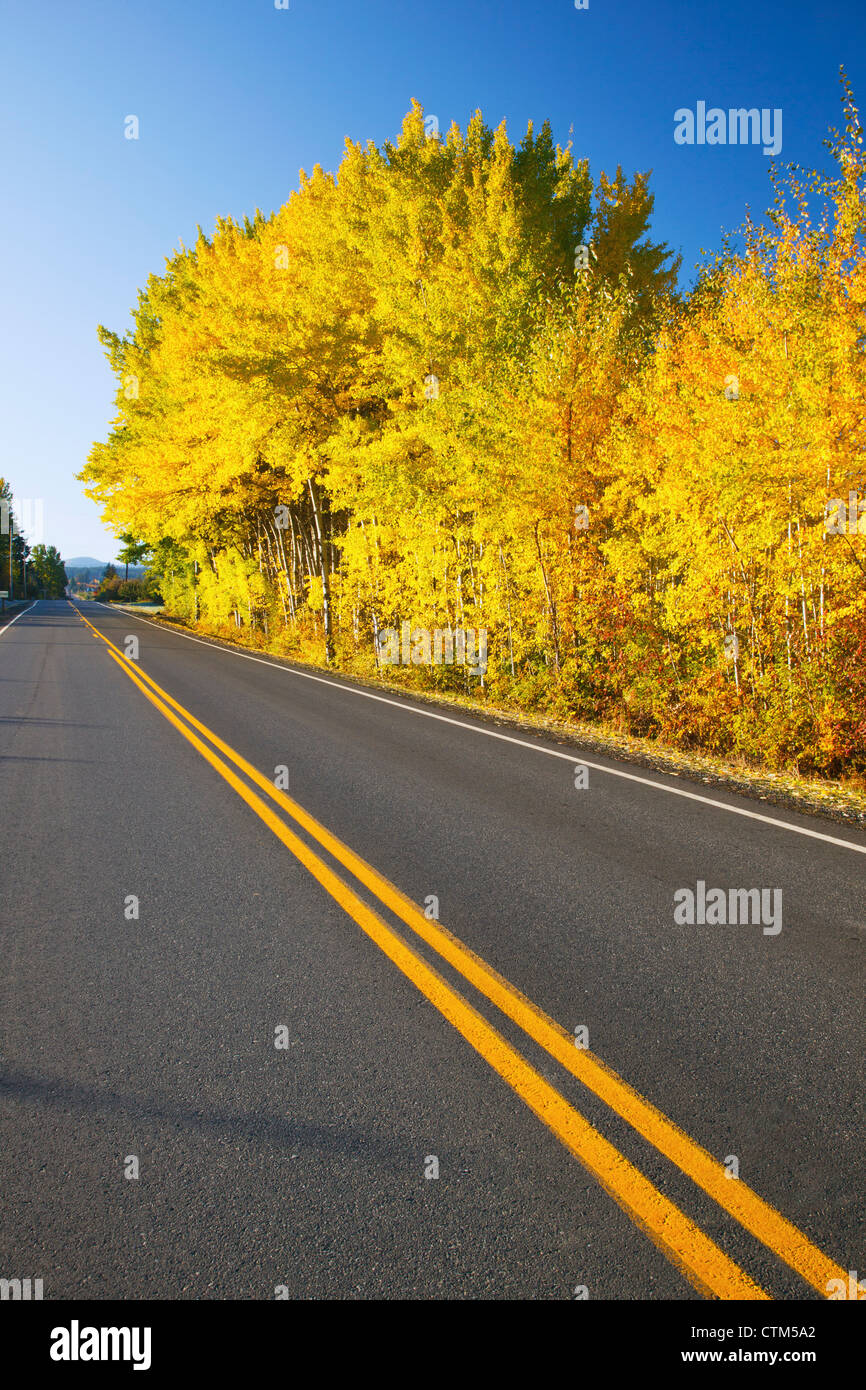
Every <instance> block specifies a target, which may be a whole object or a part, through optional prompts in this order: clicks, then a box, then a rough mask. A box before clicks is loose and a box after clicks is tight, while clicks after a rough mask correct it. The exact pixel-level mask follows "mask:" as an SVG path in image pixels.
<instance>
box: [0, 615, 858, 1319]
mask: <svg viewBox="0 0 866 1390" xmlns="http://www.w3.org/2000/svg"><path fill="white" fill-rule="evenodd" d="M0 628H2V629H3V630H2V631H0V766H2V770H3V771H2V787H3V837H2V844H0V949H2V970H0V1056H2V1063H0V1091H2V1095H0V1116H2V1130H0V1192H2V1212H0V1275H2V1276H3V1277H5V1278H11V1277H18V1278H24V1277H31V1278H42V1279H43V1281H44V1290H45V1297H46V1298H57V1297H70V1298H94V1299H97V1298H124V1299H139V1298H140V1299H149V1298H164V1297H169V1298H226V1299H228V1298H251V1299H273V1298H274V1297H275V1296H279V1295H280V1294H281V1293H284V1294H286V1295H287V1296H289V1297H292V1298H294V1297H304V1298H310V1297H313V1298H483V1299H487V1298H492V1299H496V1298H538V1299H573V1298H575V1297H581V1296H583V1294H584V1291H585V1293H586V1295H587V1296H588V1297H589V1298H591V1299H692V1298H700V1297H701V1296H715V1297H720V1298H768V1297H769V1298H776V1299H801V1298H805V1299H809V1298H819V1297H824V1296H827V1293H828V1292H830V1291H832V1287H831V1288H828V1281H831V1280H833V1279H834V1278H837V1277H839V1278H841V1277H842V1276H843V1275H845V1277H846V1278H847V1271H848V1270H849V1269H859V1270H860V1271H861V1272H862V1274H863V1275H864V1276H866V1248H864V1230H866V1146H864V1143H863V1133H864V1109H866V1102H864V1096H866V1068H864V1037H866V1008H864V983H866V971H864V956H866V903H864V877H866V856H864V851H866V834H863V833H861V832H858V831H857V830H855V829H849V828H848V827H840V826H838V825H836V824H834V823H833V822H831V821H825V820H821V819H818V818H811V817H808V816H804V815H798V814H793V813H788V812H785V811H779V810H776V809H775V808H767V807H766V806H765V805H764V804H763V803H761V802H754V801H750V800H747V799H746V798H744V797H740V796H736V795H733V794H729V793H727V792H725V791H717V790H712V791H708V790H707V789H705V788H702V787H700V786H699V785H697V784H695V783H692V782H689V781H686V780H685V779H679V778H675V777H672V776H664V775H661V774H651V773H646V772H645V771H644V770H643V769H640V768H637V767H635V766H633V765H630V764H627V763H617V762H614V761H612V760H606V759H603V758H599V757H597V756H596V755H594V754H593V755H588V765H587V769H586V772H585V773H584V774H580V775H578V776H577V777H575V765H576V764H577V763H578V762H579V761H580V754H579V751H575V750H574V749H572V748H565V747H564V746H563V745H561V744H559V743H557V742H556V741H555V740H554V739H546V738H543V737H536V736H535V735H534V734H532V733H526V734H521V733H516V732H515V731H514V730H513V729H507V728H504V727H501V726H496V725H494V724H492V723H486V722H484V721H483V720H481V719H478V718H475V717H473V716H472V715H469V714H462V713H458V712H454V711H452V710H449V709H444V708H442V707H436V706H431V705H428V704H424V703H418V702H413V701H412V700H410V699H403V698H401V697H399V696H388V695H383V693H382V692H379V691H371V690H368V689H365V688H363V687H361V686H358V685H355V684H353V683H352V682H350V681H347V680H345V679H342V678H341V677H339V676H335V677H334V678H333V679H331V678H330V677H327V676H321V675H319V674H318V673H313V672H309V671H305V670H302V669H301V668H293V667H291V666H289V665H288V664H286V663H280V662H275V661H271V660H270V659H269V658H255V659H252V658H248V657H246V656H244V655H241V654H237V653H235V652H232V651H229V650H226V649H223V648H219V647H216V646H214V645H212V644H209V643H206V642H200V641H194V640H191V639H190V638H189V637H188V636H186V635H184V634H182V633H175V632H172V631H169V630H167V629H164V628H160V627H157V626H155V625H154V624H152V623H148V622H146V621H145V620H143V619H139V618H137V617H136V616H135V615H133V614H130V613H128V612H117V611H112V610H110V609H107V608H104V607H102V606H100V605H96V604H93V603H81V604H78V603H74V602H69V601H66V600H64V601H57V602H38V603H36V604H34V606H33V607H31V608H30V609H28V610H27V611H26V612H24V613H23V614H20V615H19V616H17V617H16V618H15V621H14V622H13V623H9V622H8V619H7V620H3V619H0ZM130 639H137V651H136V641H131V640H130ZM130 657H131V658H133V659H130ZM436 716H439V717H436ZM491 733H493V734H495V735H496V736H495V737H491V736H490V735H491ZM583 782H586V783H587V785H579V784H581V783H583ZM576 783H577V784H578V785H576ZM286 788H287V789H286ZM682 793H685V795H683V794H682ZM699 885H703V888H701V887H700V886H699ZM687 889H688V890H690V891H691V893H692V895H693V897H694V900H695V903H696V913H698V915H699V906H698V905H699V904H700V902H701V901H706V900H708V899H707V895H709V894H710V891H711V889H722V890H724V894H723V895H722V894H720V895H718V897H719V899H721V898H722V897H724V900H725V902H726V903H736V904H738V905H740V907H741V908H742V907H743V905H744V904H747V903H748V904H750V905H751V904H752V903H754V902H755V901H757V902H760V895H759V896H758V899H757V900H756V899H755V898H754V897H752V898H749V897H748V895H747V892H746V890H751V889H766V890H768V894H767V896H766V898H765V899H764V902H765V904H766V905H767V906H768V908H770V907H771V906H772V905H773V904H775V905H777V906H778V908H779V911H778V913H777V915H776V916H775V917H773V918H771V917H769V916H768V917H767V918H766V919H764V920H759V921H757V922H752V921H745V922H742V923H740V924H737V925H710V924H706V923H701V922H700V921H695V923H694V924H693V925H690V924H689V923H688V922H684V921H682V920H677V917H676V911H675V895H678V896H677V899H676V901H677V902H680V903H682V902H684V901H686V895H685V890H687ZM737 889H740V890H743V892H742V893H740V894H736V893H732V892H731V890H737ZM777 892H778V893H780V894H781V897H780V898H779V897H774V896H773V895H774V894H775V893H777ZM772 910H773V911H775V908H772ZM437 915H438V920H437ZM704 915H710V916H711V914H706V913H705V914H704ZM679 916H680V917H682V913H680V914H679ZM767 923H770V925H769V929H766V924H767ZM777 926H780V928H781V929H779V930H777V929H776V927H777ZM276 1044H279V1045H276ZM136 1171H137V1174H138V1176H137V1177H136V1176H134V1174H135V1172H136ZM734 1173H738V1176H729V1174H734ZM129 1174H132V1175H133V1176H128V1175H129Z"/></svg>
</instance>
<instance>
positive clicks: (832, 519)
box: [80, 75, 866, 775]
mask: <svg viewBox="0 0 866 1390" xmlns="http://www.w3.org/2000/svg"><path fill="white" fill-rule="evenodd" d="M842 84H843V114H844V128H843V130H842V131H841V133H839V132H831V136H830V138H829V140H828V142H827V144H828V148H829V149H830V151H831V154H832V157H833V160H834V168H833V172H832V173H831V174H830V175H818V174H809V173H805V172H802V171H798V170H796V169H790V170H789V171H788V172H787V174H786V175H785V177H784V178H783V177H782V175H779V174H777V175H775V176H774V188H773V195H774V196H773V203H772V207H771V208H770V210H769V211H768V213H767V216H766V218H765V219H764V220H763V222H761V223H755V222H753V221H751V220H747V221H746V222H745V223H744V225H743V227H742V228H741V229H740V230H739V232H738V233H737V234H736V235H732V236H730V237H728V238H726V239H725V240H724V242H723V243H722V246H721V248H720V250H719V252H718V253H717V254H716V255H714V256H713V257H712V258H710V259H709V260H708V262H707V263H706V264H705V265H704V266H703V268H702V270H701V273H700V275H699V278H698V280H697V282H696V284H695V286H694V288H693V289H692V290H691V291H690V292H689V293H681V292H679V291H678V289H677V278H678V271H679V263H678V260H677V259H675V258H674V257H673V255H672V253H671V252H670V251H669V249H668V248H667V246H665V245H659V244H656V243H654V242H653V241H652V240H651V239H650V236H649V233H648V228H649V223H650V217H651V213H652V210H653V194H652V193H651V191H650V188H649V181H648V176H647V175H645V174H642V173H636V174H634V175H632V176H627V175H626V174H625V173H624V172H623V170H622V168H618V169H617V171H616V174H615V175H606V174H605V173H601V174H600V175H599V177H598V178H597V179H594V178H593V177H592V176H591V174H590V169H589V165H588V162H587V161H586V160H580V159H576V158H575V157H574V155H573V153H572V150H571V148H570V147H567V148H565V149H563V148H561V147H560V146H558V145H556V144H554V142H553V139H552V136H551V131H550V128H549V126H548V125H547V124H545V125H544V126H543V127H542V128H541V129H540V130H539V131H537V132H536V131H535V130H534V129H533V127H532V125H530V126H529V127H528V129H527V132H526V135H525V137H524V138H523V140H522V141H521V142H520V144H519V145H517V146H515V145H513V144H512V143H511V141H510V140H509V138H508V135H507V133H506V130H505V127H504V125H503V126H500V127H499V128H498V129H497V130H491V129H490V128H489V127H488V126H487V125H485V123H484V121H483V119H482V117H481V115H480V113H476V115H475V116H474V117H473V119H472V120H471V121H470V122H469V124H468V126H467V128H466V130H465V131H461V130H460V129H459V128H458V127H457V126H456V125H454V126H452V127H451V129H450V130H449V131H448V132H447V135H445V136H444V137H440V136H439V135H438V134H431V133H430V131H429V130H428V129H427V128H426V127H425V118H424V112H423V110H422V108H421V107H420V106H419V105H418V104H417V103H414V104H413V106H412V109H411V110H410V112H409V113H408V115H407V116H406V119H405V121H404V123H403V127H402V132H401V134H400V137H399V139H398V140H397V141H396V142H395V143H390V142H386V143H385V144H384V145H383V146H382V147H381V148H380V147H377V146H376V145H375V144H373V143H372V142H371V143H368V144H367V145H366V146H362V145H359V144H355V143H353V142H351V141H347V143H346V150H345V155H344V158H343V160H342V162H341V164H340V166H339V168H338V170H337V172H336V174H331V173H326V172H324V171H323V170H322V169H321V168H320V167H319V166H316V168H315V169H314V170H313V172H312V174H311V175H309V176H308V175H306V174H305V173H304V172H303V171H302V172H301V178H300V187H299V189H298V191H296V192H293V193H292V194H291V196H290V197H289V199H288V201H287V202H286V204H285V205H284V206H283V207H281V208H280V209H279V211H278V212H276V213H274V214H272V215H270V216H264V215H263V214H262V213H261V212H256V214H255V216H254V217H253V218H246V219H244V221H243V223H236V222H235V221H233V220H231V219H225V220H220V221H219V222H218V223H217V226H216V229H215V232H214V234H213V235H212V236H210V237H208V236H206V235H205V234H204V233H203V232H202V231H201V230H200V229H199V234H198V237H197V240H196V242H195V245H194V246H192V247H190V248H186V247H183V246H181V247H180V249H179V250H178V251H177V252H176V253H175V254H173V255H172V256H170V257H169V258H168V259H167V261H166V266H165V270H164V272H163V273H162V274H160V275H151V276H150V277H149V279H148V280H147V283H146V285H145V286H144V288H143V289H142V290H141V291H140V293H139V298H138V305H137V307H136V309H135V311H134V315H133V317H134V326H133V329H132V330H131V331H130V332H129V333H127V334H126V335H124V336H120V335H118V334H115V333H112V332H110V331H109V330H107V329H105V328H102V327H101V328H100V329H99V334H100V338H101V341H102V342H103V344H104V347H105V350H106V355H107V357H108V360H109V362H110V364H111V367H112V369H113V370H114V372H115V373H116V376H117V380H118V388H117V418H116V420H115V421H114V423H113V426H112V428H111V431H110V433H109V435H108V437H107V439H106V440H104V441H100V442H98V443H96V444H94V446H93V449H92V451H91V453H90V456H89V459H88V462H87V465H86V467H85V468H84V470H83V472H82V474H81V475H80V476H81V478H82V480H83V481H84V482H85V484H86V486H87V491H88V494H89V495H90V496H92V497H94V498H96V499H97V500H98V501H100V503H101V504H102V506H103V509H104V516H105V518H106V520H107V522H108V523H109V524H111V525H112V526H113V527H114V528H115V529H116V530H120V529H123V530H124V531H125V532H126V533H127V534H128V535H129V537H130V538H135V540H136V541H139V542H140V543H141V544H143V545H146V546H148V547H149V548H150V551H151V552H152V560H151V573H152V574H153V575H154V576H155V578H156V582H158V584H159V586H160V588H161V591H162V594H163V596H164V599H165V602H166V606H167V608H168V610H169V611H171V612H173V613H175V614H176V615H178V616H180V617H182V618H185V619H187V620H189V621H196V622H199V623H201V624H203V625H205V626H207V627H209V628H210V630H212V631H215V632H218V631H226V630H228V628H230V629H231V630H232V631H233V632H234V634H235V635H236V636H237V635H238V634H239V632H240V634H241V635H242V637H243V639H244V640H247V641H250V642H253V643H258V644H260V645H263V646H267V647H269V648H270V649H271V650H273V651H276V652H281V653H284V654H287V655H296V656H299V657H302V658H305V659H311V660H316V661H320V662H323V663H324V662H327V663H329V664H333V665H336V666H339V667H341V668H342V669H346V670H352V671H357V672H359V673H363V672H365V671H367V672H369V671H374V670H375V669H376V667H377V664H378V654H377V645H376V639H377V637H378V634H379V633H380V632H381V631H382V630H383V629H386V628H387V629H396V628H400V626H401V624H402V623H403V622H407V621H408V622H409V623H410V624H411V625H412V627H413V628H419V629H425V630H431V629H434V628H436V629H443V628H451V629H457V628H462V627H470V626H471V627H473V628H478V629H485V630H486V631H487V633H488V644H489V660H488V664H487V668H486V670H485V671H484V672H482V673H481V674H480V675H476V676H471V675H469V674H468V672H467V671H466V670H465V669H461V668H460V667H459V666H457V665H439V666H435V667H433V666H418V667H412V668H411V671H410V672H409V673H408V674H409V675H410V676H411V677H412V678H413V679H415V680H417V681H420V682H422V683H424V684H426V685H427V686H429V687H431V688H449V687H450V688H455V689H462V690H464V691H468V692H469V693H472V694H474V695H475V696H476V697H477V698H478V699H480V700H482V701H484V700H489V701H491V702H496V703H497V704H500V705H502V704H508V705H511V706H513V707H517V708H523V709H527V710H536V711H543V712H546V713H548V714H551V715H554V716H557V717H563V718H580V719H585V720H593V721H597V722H600V723H603V724H605V725H607V726H609V727H616V728H618V729H621V730H624V731H627V732H632V733H636V734H642V735H649V736H656V737H660V738H662V739H664V740H666V741H667V742H669V743H674V744H678V745H681V746H692V747H699V748H702V749H705V750H708V751H714V752H722V753H730V752H734V751H736V752H740V753H742V754H744V755H745V756H747V757H751V758H755V759H758V760H760V761H762V762H764V763H765V764H769V765H771V766H782V765H790V764H792V763H793V764H796V765H797V766H799V767H800V768H801V769H803V770H811V771H819V772H822V773H826V774H832V775H836V774H838V773H840V772H842V771H848V772H857V771H860V772H862V771H864V770H866V674H864V655H866V588H864V574H866V549H864V541H863V534H864V532H866V515H864V513H866V506H864V507H863V508H862V509H861V506H860V498H861V496H862V492H863V487H864V479H863V459H864V448H866V439H864V428H866V424H864V413H863V402H864V399H866V389H864V388H866V379H864V344H866V326H864V302H866V255H864V232H866V200H864V192H866V178H864V175H866V164H864V154H863V146H862V130H861V125H860V120H859V116H858V113H857V110H856V107H855V105H854V101H853V97H852V94H851V91H850V88H849V86H848V84H847V81H846V79H845V78H844V75H843V79H842ZM843 501H844V505H845V511H844V517H843V515H842V513H841V512H840V511H839V507H838V506H837V504H839V505H841V504H842V502H843ZM852 518H853V521H852ZM843 521H844V524H842V522H843ZM227 625H228V627H227Z"/></svg>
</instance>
